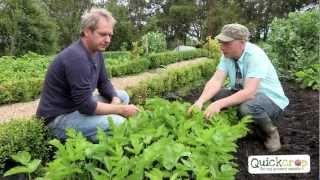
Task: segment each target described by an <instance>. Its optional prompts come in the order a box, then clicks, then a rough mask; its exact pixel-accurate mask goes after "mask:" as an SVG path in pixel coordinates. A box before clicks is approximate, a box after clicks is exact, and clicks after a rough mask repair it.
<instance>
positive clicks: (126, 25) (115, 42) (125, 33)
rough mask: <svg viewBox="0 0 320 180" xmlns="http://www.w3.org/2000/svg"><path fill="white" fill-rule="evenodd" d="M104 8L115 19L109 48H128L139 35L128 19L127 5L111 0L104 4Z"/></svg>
mask: <svg viewBox="0 0 320 180" xmlns="http://www.w3.org/2000/svg"><path fill="white" fill-rule="evenodd" d="M106 8H107V9H108V10H109V11H111V12H112V15H113V16H114V17H115V19H116V20H117V24H116V25H115V28H114V34H113V38H112V43H111V46H110V47H109V50H119V49H121V48H125V49H130V48H131V46H132V42H133V41H136V40H137V39H139V38H140V36H139V33H138V31H137V29H136V28H135V26H134V25H133V23H132V22H131V21H130V19H129V10H128V7H126V6H124V5H121V4H118V3H117V1H116V0H111V1H109V2H108V3H107V4H106Z"/></svg>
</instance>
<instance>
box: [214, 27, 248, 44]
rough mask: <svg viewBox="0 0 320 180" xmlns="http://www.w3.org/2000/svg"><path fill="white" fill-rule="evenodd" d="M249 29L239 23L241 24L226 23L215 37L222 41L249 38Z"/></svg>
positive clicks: (246, 39) (245, 39)
mask: <svg viewBox="0 0 320 180" xmlns="http://www.w3.org/2000/svg"><path fill="white" fill-rule="evenodd" d="M249 36H250V33H249V30H248V28H247V27H245V26H243V25H241V24H237V23H234V24H227V25H224V26H223V28H222V30H221V32H220V34H218V35H217V36H216V39H218V40H220V41H222V42H230V41H233V40H244V41H248V40H249Z"/></svg>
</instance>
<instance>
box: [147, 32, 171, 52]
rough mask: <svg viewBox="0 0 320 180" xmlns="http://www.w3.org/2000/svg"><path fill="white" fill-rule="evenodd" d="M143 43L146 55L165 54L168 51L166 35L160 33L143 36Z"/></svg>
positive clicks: (149, 33)
mask: <svg viewBox="0 0 320 180" xmlns="http://www.w3.org/2000/svg"><path fill="white" fill-rule="evenodd" d="M141 42H142V47H143V48H144V52H145V53H146V54H149V53H157V52H163V51H165V50H166V49H167V43H166V38H165V35H164V34H163V33H160V32H148V33H147V34H146V35H144V36H142V39H141Z"/></svg>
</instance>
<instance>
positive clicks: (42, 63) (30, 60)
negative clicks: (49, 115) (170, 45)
mask: <svg viewBox="0 0 320 180" xmlns="http://www.w3.org/2000/svg"><path fill="white" fill-rule="evenodd" d="M205 54H206V51H203V50H196V51H190V52H166V53H159V54H153V55H150V57H144V58H140V59H133V60H128V61H125V62H123V63H119V64H115V65H110V66H108V65H106V66H108V69H109V72H108V73H109V75H110V77H116V76H122V75H128V74H133V73H140V72H144V71H146V70H147V69H151V68H156V67H160V66H161V65H167V64H169V63H174V62H177V61H181V60H186V59H191V58H196V57H202V56H205ZM171 58H172V59H173V60H172V59H171ZM52 59H53V57H52V56H51V57H50V56H41V55H37V54H35V53H28V54H26V55H24V56H22V57H19V58H16V57H1V58H0V72H1V74H0V105H1V104H9V103H15V102H25V101H31V100H34V99H36V98H38V97H39V95H40V93H41V88H42V84H43V79H44V76H45V73H46V71H47V67H48V65H49V63H50V61H51V60H52ZM151 61H152V62H151ZM151 64H152V65H151Z"/></svg>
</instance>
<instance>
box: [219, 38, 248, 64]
mask: <svg viewBox="0 0 320 180" xmlns="http://www.w3.org/2000/svg"><path fill="white" fill-rule="evenodd" d="M219 44H220V49H221V51H222V53H223V55H224V56H225V57H227V58H233V59H238V58H240V56H241V54H242V51H243V47H244V46H243V44H244V43H243V42H242V41H241V40H233V41H229V42H223V41H219Z"/></svg>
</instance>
